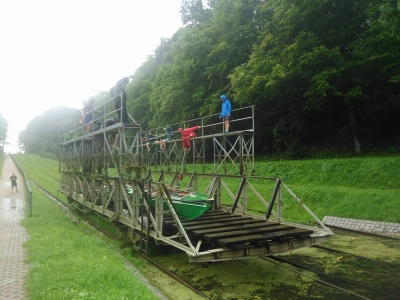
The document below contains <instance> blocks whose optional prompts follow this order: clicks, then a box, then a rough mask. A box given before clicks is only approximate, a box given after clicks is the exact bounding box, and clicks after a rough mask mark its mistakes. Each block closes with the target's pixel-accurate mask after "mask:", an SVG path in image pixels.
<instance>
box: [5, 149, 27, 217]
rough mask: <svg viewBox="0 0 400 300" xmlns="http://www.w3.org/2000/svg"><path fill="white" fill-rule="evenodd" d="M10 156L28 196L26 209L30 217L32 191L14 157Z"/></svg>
mask: <svg viewBox="0 0 400 300" xmlns="http://www.w3.org/2000/svg"><path fill="white" fill-rule="evenodd" d="M10 156H11V158H12V160H13V161H14V163H15V164H16V165H17V168H18V170H19V172H20V173H21V174H22V177H23V178H24V184H25V190H26V193H27V196H28V208H29V216H30V217H32V190H31V187H30V186H29V183H28V180H27V178H26V175H25V172H24V170H23V169H22V168H21V167H20V165H19V164H18V163H17V161H16V160H15V158H14V156H13V155H12V154H11V153H10Z"/></svg>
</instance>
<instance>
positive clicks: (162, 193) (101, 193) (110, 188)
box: [60, 171, 332, 262]
mask: <svg viewBox="0 0 400 300" xmlns="http://www.w3.org/2000/svg"><path fill="white" fill-rule="evenodd" d="M177 175H178V174H177V173H174V172H163V171H161V173H160V174H159V177H158V178H157V179H155V180H154V178H153V174H152V173H151V172H150V173H149V174H148V176H147V179H145V180H144V179H133V180H132V181H128V180H121V179H120V178H119V177H104V176H100V175H96V176H94V177H93V176H87V175H84V176H81V175H77V174H75V173H74V172H63V173H62V184H61V186H60V191H61V192H63V193H64V194H65V195H67V196H68V198H69V199H70V203H71V204H72V205H73V206H74V207H77V208H80V209H81V210H83V211H88V210H91V211H95V212H96V213H98V214H100V215H102V216H103V217H105V218H107V219H109V220H110V221H112V222H114V224H116V225H117V227H118V228H119V232H120V234H121V236H122V237H124V238H125V239H126V240H128V241H131V242H133V243H134V245H135V244H136V245H137V243H138V241H140V239H141V230H142V227H141V226H142V225H141V218H140V216H141V215H146V216H147V218H148V220H147V222H148V226H150V228H149V229H150V230H149V236H150V237H152V238H153V239H154V240H155V241H156V244H169V245H171V246H174V247H175V248H178V249H180V250H182V251H184V252H185V253H186V254H187V255H188V257H189V259H190V261H193V262H199V261H219V260H229V259H244V258H252V257H260V256H264V255H268V254H272V253H277V252H284V251H288V250H292V249H296V248H301V247H306V246H310V245H314V244H318V243H320V242H322V241H324V240H326V239H327V238H328V237H329V236H330V235H331V234H332V232H331V231H330V230H329V228H327V227H326V226H325V225H324V224H323V223H322V222H321V221H320V220H319V219H318V218H317V217H316V216H315V215H314V214H313V213H312V212H311V211H310V210H309V209H308V208H307V207H306V205H305V204H304V203H303V202H302V201H301V200H300V199H299V198H298V197H297V196H296V195H295V194H294V193H293V192H292V191H291V190H290V189H289V188H288V187H287V186H286V185H285V184H284V183H283V182H282V181H281V180H280V179H279V178H264V177H255V176H253V177H245V176H234V175H231V176H229V175H210V174H193V173H187V174H185V176H187V178H188V180H186V181H185V182H183V181H181V180H179V176H177ZM185 178H186V177H185ZM199 179H203V180H204V179H207V180H208V184H207V185H206V188H205V189H204V194H207V195H209V196H210V197H212V196H214V198H215V207H214V209H217V210H225V211H228V212H230V213H232V214H239V215H242V216H245V215H247V216H253V217H255V218H261V219H264V220H268V221H270V222H279V223H281V224H288V225H295V226H297V227H299V228H307V229H312V230H313V232H314V233H313V234H312V236H311V238H310V239H307V240H295V241H290V243H289V242H286V243H274V244H270V245H268V246H265V247H251V248H246V249H242V250H232V249H228V248H224V247H213V248H212V249H210V248H207V249H206V250H204V249H202V245H203V241H202V240H199V241H197V242H196V244H193V243H192V241H191V240H190V238H189V235H188V234H187V233H186V231H185V229H184V227H183V225H182V222H181V220H180V219H179V217H178V215H177V214H176V212H175V210H174V207H173V205H172V203H171V198H170V196H169V193H168V191H167V187H173V186H180V185H183V184H185V187H180V188H186V189H194V190H197V189H198V180H199ZM252 180H253V181H254V180H255V181H261V182H263V184H264V182H265V184H267V185H268V182H269V186H270V189H272V192H271V194H272V196H271V199H270V201H267V200H266V199H265V198H264V197H263V196H262V195H261V194H260V193H259V192H258V191H257V190H256V189H255V187H254V185H253V184H252V183H251V181H252ZM166 181H169V182H166ZM230 181H237V184H233V186H237V185H238V186H239V189H238V191H233V190H232V189H231V188H230V187H229V186H232V182H230ZM271 183H272V184H271ZM146 184H147V185H146ZM127 185H129V186H131V187H132V188H133V194H132V197H130V196H129V195H128V193H127V190H126V186H127ZM154 188H155V191H156V192H154ZM282 189H284V190H286V192H287V193H288V194H289V195H290V196H291V197H290V199H291V200H285V202H286V201H295V202H297V204H299V205H300V206H301V207H302V208H303V209H304V210H305V211H306V212H307V213H308V214H309V216H310V217H311V218H312V220H313V221H314V222H315V224H316V226H318V227H316V226H306V225H300V224H295V223H291V222H287V221H285V220H284V219H283V217H282V216H283V214H282V212H283V203H284V201H283V198H282ZM149 191H150V192H149ZM150 193H153V197H155V198H156V205H155V210H151V209H150V206H149V204H148V201H149V199H150V197H151V196H150ZM250 195H252V196H250ZM250 198H252V199H253V201H254V199H257V200H258V201H259V202H261V203H262V204H263V206H264V207H265V210H266V212H265V213H264V215H262V214H254V213H251V212H250V211H249V209H248V206H249V201H250ZM143 199H147V200H146V201H144V200H143ZM164 201H166V202H167V203H168V206H169V211H164V210H163V202H164ZM167 214H168V215H170V216H172V218H173V219H174V222H175V224H176V227H177V230H176V231H175V232H173V233H171V232H169V233H168V232H167V233H165V231H164V227H163V226H164V222H163V220H164V217H165V216H166V215H167Z"/></svg>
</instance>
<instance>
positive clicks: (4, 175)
mask: <svg viewBox="0 0 400 300" xmlns="http://www.w3.org/2000/svg"><path fill="white" fill-rule="evenodd" d="M13 172H14V173H15V175H17V177H18V180H17V183H18V192H16V191H15V189H14V192H12V191H11V182H10V176H11V175H12V173H13ZM24 198H25V188H24V184H23V180H22V176H21V174H19V172H18V168H17V167H16V165H15V164H14V161H13V160H12V158H11V156H10V154H7V153H6V154H5V157H4V164H3V169H2V170H1V180H0V300H17V299H27V293H26V291H25V289H24V282H25V278H26V276H27V274H28V270H29V265H28V264H27V263H26V262H25V259H26V253H27V251H26V248H25V247H24V246H23V244H24V242H25V241H27V240H28V235H27V233H26V229H25V228H24V227H23V226H21V225H20V222H21V220H22V219H23V218H24V216H25V212H24V208H25V201H24Z"/></svg>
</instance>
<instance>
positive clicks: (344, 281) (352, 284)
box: [34, 183, 400, 299]
mask: <svg viewBox="0 0 400 300" xmlns="http://www.w3.org/2000/svg"><path fill="white" fill-rule="evenodd" d="M34 184H35V185H36V186H37V187H38V188H39V189H40V190H41V191H42V192H43V193H45V194H46V195H47V196H48V197H49V198H51V199H52V200H53V201H55V202H56V203H57V204H58V205H59V206H61V207H62V208H63V209H64V210H66V211H67V212H68V215H69V216H70V219H71V221H72V222H75V221H77V220H78V219H77V217H76V215H75V214H74V213H73V212H71V211H70V209H69V205H68V204H67V203H66V202H64V201H63V200H61V199H60V198H58V196H55V195H53V194H52V193H51V192H49V191H46V190H45V189H44V188H42V187H40V186H38V185H37V184H36V183H34ZM85 222H86V223H88V224H89V225H90V226H91V227H93V228H94V229H96V230H98V231H100V232H101V233H102V234H104V235H106V236H108V237H109V238H112V239H116V240H117V239H119V238H118V236H117V235H116V234H115V233H112V232H110V231H108V230H107V229H105V228H103V227H99V225H98V224H97V223H96V222H94V221H93V220H90V219H88V218H85ZM336 233H337V235H338V234H342V233H343V234H349V235H350V236H355V235H356V234H357V236H362V237H363V238H365V239H366V240H367V241H370V242H374V241H376V239H377V238H378V239H379V240H380V242H382V243H386V244H387V243H390V242H391V241H393V242H396V243H397V242H399V241H398V240H397V239H385V237H383V236H377V237H375V236H374V237H373V238H371V236H370V235H368V234H365V233H363V232H357V233H356V232H354V231H351V232H347V231H343V230H341V231H340V233H338V231H337V232H336ZM357 238H358V237H357ZM312 248H313V249H314V251H319V252H320V253H322V252H324V253H325V254H323V257H324V258H325V260H327V258H326V257H331V258H330V260H335V258H336V260H337V263H338V264H337V265H339V267H338V269H341V267H340V262H341V261H346V262H348V265H346V268H350V269H351V268H353V272H352V271H351V270H350V271H349V273H353V274H354V276H352V278H350V279H349V278H345V277H343V276H342V275H343V274H341V273H340V272H339V273H340V274H338V273H337V272H336V274H335V272H333V274H329V273H327V272H326V270H325V269H324V267H323V266H321V265H318V264H317V263H316V262H314V261H312V260H311V257H312V256H310V257H308V256H307V255H305V256H304V255H297V254H294V255H290V256H288V257H287V256H285V257H283V256H268V257H265V258H261V259H253V262H255V263H254V264H249V265H246V266H245V267H244V268H247V269H248V270H246V271H249V272H250V270H249V269H251V268H254V266H255V265H257V263H256V261H260V260H263V261H266V262H268V264H267V265H263V266H262V267H260V270H261V272H260V273H261V274H264V275H265V274H268V272H270V271H269V270H270V269H271V267H272V266H278V267H279V268H283V269H286V270H287V271H289V272H291V273H293V274H297V275H296V276H295V277H294V279H293V280H298V283H297V284H298V285H303V284H304V277H307V278H308V280H310V281H312V282H313V285H314V286H321V288H319V289H317V290H318V292H317V293H320V292H321V291H322V292H323V290H324V288H322V286H325V289H326V291H329V292H328V293H327V294H328V295H326V297H325V296H324V297H323V298H325V299H342V298H344V299H400V296H398V293H396V290H397V289H396V288H394V289H393V288H389V289H383V288H382V287H380V288H379V287H375V286H373V285H372V286H371V285H369V283H371V282H372V283H373V282H375V280H369V281H368V280H367V281H363V279H362V278H363V277H364V275H366V276H375V277H385V276H387V274H386V275H385V272H386V271H387V269H388V267H390V268H392V269H394V270H396V269H398V268H399V266H400V264H396V263H388V262H382V261H379V260H376V259H371V258H369V257H366V256H363V255H359V254H354V253H350V252H348V251H345V249H341V248H335V247H327V246H319V245H316V246H313V247H312ZM142 254H143V258H144V259H145V260H146V261H148V262H149V263H150V264H152V265H153V266H154V267H156V268H157V269H159V270H161V271H162V272H163V273H165V274H166V275H167V276H169V277H170V278H173V279H174V280H175V281H177V282H179V283H180V284H182V285H183V286H185V287H186V288H188V289H190V290H191V291H193V292H194V293H196V294H197V295H199V296H200V297H202V298H204V299H232V297H230V298H223V296H221V295H223V292H221V293H220V294H216V293H213V289H215V288H218V285H219V283H217V284H215V282H216V281H217V280H214V285H215V286H212V284H210V285H204V284H203V285H202V284H199V283H198V282H191V278H190V277H188V276H185V272H181V274H182V276H180V275H179V273H180V270H181V268H184V265H186V264H187V263H186V262H182V261H181V257H180V256H177V257H176V258H175V259H174V258H173V259H172V263H173V264H174V265H175V266H176V267H175V268H174V271H170V270H169V268H168V267H167V263H165V262H164V261H160V260H159V261H157V259H153V258H151V257H149V256H147V255H145V253H142ZM337 255H340V256H339V257H337ZM332 257H333V258H332ZM299 261H300V262H299ZM169 263H171V261H169ZM238 263H239V262H232V264H238ZM351 263H354V264H355V266H352V264H351ZM214 265H218V264H214ZM225 265H226V266H228V265H227V264H225ZM225 265H222V267H224V266H225ZM360 265H361V266H367V265H368V267H366V268H367V269H362V268H360ZM210 266H212V267H213V268H214V266H213V264H199V265H197V266H196V267H193V265H192V267H191V272H192V273H193V277H194V276H195V274H196V273H197V272H198V270H200V269H204V268H205V267H210ZM368 268H369V269H368ZM371 268H372V269H371ZM215 269H217V268H215ZM360 274H361V275H362V276H361V275H360ZM261 276H263V275H261ZM185 277H186V278H185ZM375 277H374V278H375ZM221 278H222V276H221ZM221 278H219V279H221ZM233 280H235V279H233ZM277 280H278V279H277ZM235 281H236V282H232V283H231V284H232V285H238V286H240V285H241V284H246V283H244V282H241V281H242V280H241V279H239V278H236V280H235ZM388 281H389V284H390V285H396V280H394V281H393V280H388ZM397 283H398V281H397ZM227 289H229V287H227ZM239 290H240V288H239ZM272 293H273V292H272ZM247 295H248V294H247ZM255 295H256V296H254V298H256V299H257V297H259V298H258V299H263V298H264V297H266V296H267V295H266V294H265V293H263V292H261V290H260V292H258V293H256V294H255ZM257 295H259V296H257ZM309 296H310V295H309ZM320 296H321V295H319V296H318V297H320ZM252 297H253V296H252ZM268 297H269V298H270V299H275V298H274V295H273V294H272V295H271V294H269V295H268ZM240 298H243V296H240V295H238V299H240ZM278 298H279V297H278V296H277V298H276V299H278ZM297 298H298V299H307V297H305V296H304V297H302V296H299V297H297ZM313 298H314V296H312V295H311V296H310V297H309V298H308V299H313ZM316 298H317V297H316ZM243 299H246V298H245V297H244V298H243Z"/></svg>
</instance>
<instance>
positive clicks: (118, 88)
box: [110, 77, 129, 124]
mask: <svg viewBox="0 0 400 300" xmlns="http://www.w3.org/2000/svg"><path fill="white" fill-rule="evenodd" d="M128 83H129V78H128V77H124V78H122V79H120V80H118V81H117V83H116V84H115V85H114V86H113V87H112V88H111V90H110V94H111V96H112V97H115V96H117V95H119V94H121V95H120V97H115V98H114V109H115V110H116V111H117V115H118V122H122V124H127V123H128V111H127V110H126V98H127V96H126V93H125V87H126V85H127V84H128Z"/></svg>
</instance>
